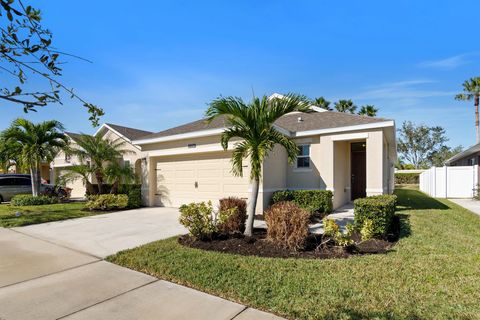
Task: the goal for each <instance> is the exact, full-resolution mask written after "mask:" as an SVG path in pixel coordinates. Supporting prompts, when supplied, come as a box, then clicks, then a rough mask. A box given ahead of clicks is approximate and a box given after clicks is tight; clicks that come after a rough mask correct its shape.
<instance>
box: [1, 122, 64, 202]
mask: <svg viewBox="0 0 480 320" xmlns="http://www.w3.org/2000/svg"><path fill="white" fill-rule="evenodd" d="M62 131H63V125H62V124H61V123H60V122H58V121H55V120H50V121H44V122H40V123H37V124H35V123H32V122H30V121H28V120H26V119H22V118H19V119H16V120H14V121H13V122H12V124H11V126H10V127H9V128H8V129H6V130H5V131H4V132H3V134H2V136H3V139H5V141H6V143H7V144H8V145H10V148H11V149H10V151H11V152H12V154H14V155H16V156H18V158H19V159H20V160H21V162H22V163H25V164H26V165H27V166H28V168H29V170H30V175H31V177H32V195H33V196H38V194H39V193H40V186H41V176H40V165H41V163H42V162H51V161H52V160H53V158H55V155H56V154H57V153H58V152H59V151H60V150H61V149H63V148H65V146H66V144H67V137H66V136H65V135H64V134H63V133H62Z"/></svg>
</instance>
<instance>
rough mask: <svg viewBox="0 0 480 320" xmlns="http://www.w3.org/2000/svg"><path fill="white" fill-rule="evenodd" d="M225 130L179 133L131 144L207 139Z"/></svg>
mask: <svg viewBox="0 0 480 320" xmlns="http://www.w3.org/2000/svg"><path fill="white" fill-rule="evenodd" d="M225 129H226V128H217V129H208V130H201V131H193V132H187V133H179V134H174V135H171V136H164V137H158V138H150V139H140V140H134V141H133V143H134V144H138V145H142V144H152V143H157V142H165V141H175V140H183V139H190V138H200V137H209V136H215V135H217V134H221V133H223V131H225Z"/></svg>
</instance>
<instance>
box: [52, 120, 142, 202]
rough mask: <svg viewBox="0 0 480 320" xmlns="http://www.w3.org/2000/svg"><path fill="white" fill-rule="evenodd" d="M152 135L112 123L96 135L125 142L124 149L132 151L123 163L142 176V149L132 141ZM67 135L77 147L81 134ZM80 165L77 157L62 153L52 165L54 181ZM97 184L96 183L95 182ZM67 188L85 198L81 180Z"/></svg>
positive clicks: (66, 133) (73, 195)
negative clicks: (71, 168)
mask: <svg viewBox="0 0 480 320" xmlns="http://www.w3.org/2000/svg"><path fill="white" fill-rule="evenodd" d="M148 134H151V132H149V131H144V130H138V129H134V128H128V127H123V126H119V125H115V124H111V123H106V124H103V125H102V126H101V127H100V129H98V130H97V132H96V133H95V135H101V136H102V137H104V139H108V140H111V141H116V140H118V139H121V140H123V141H125V145H124V147H123V149H125V150H128V151H130V152H129V153H127V154H125V155H124V156H123V159H122V162H123V164H124V165H129V166H132V167H133V168H134V170H135V173H136V174H138V175H139V176H140V173H141V160H140V158H141V151H140V147H138V146H136V145H134V144H132V140H134V139H138V138H140V137H142V136H145V135H148ZM65 135H66V136H67V137H68V138H69V140H70V144H71V145H72V146H73V147H75V146H76V141H77V140H78V139H79V138H80V136H81V135H80V134H78V133H71V132H65ZM78 164H80V161H79V160H78V159H77V157H75V156H70V155H67V154H65V153H64V152H60V153H59V154H58V155H57V157H56V158H55V159H54V161H53V162H52V164H51V167H52V175H51V176H52V180H53V183H55V182H56V180H57V179H58V177H60V176H62V174H64V173H65V172H66V168H67V167H70V166H74V165H78ZM93 182H95V181H93ZM67 187H69V188H72V197H83V196H84V195H85V185H84V184H83V181H82V180H81V179H80V178H79V179H77V180H75V181H73V182H69V183H68V184H67Z"/></svg>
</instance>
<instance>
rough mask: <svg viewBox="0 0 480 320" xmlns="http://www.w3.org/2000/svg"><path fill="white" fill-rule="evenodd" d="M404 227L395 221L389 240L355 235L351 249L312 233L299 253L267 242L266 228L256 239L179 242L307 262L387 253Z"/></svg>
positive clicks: (224, 237)
mask: <svg viewBox="0 0 480 320" xmlns="http://www.w3.org/2000/svg"><path fill="white" fill-rule="evenodd" d="M399 234H400V224H399V221H398V219H396V221H395V226H394V231H393V233H392V234H391V235H390V236H389V237H388V239H385V240H381V239H371V240H367V241H360V235H359V234H354V235H353V236H352V238H353V240H354V241H355V244H354V245H352V246H349V247H339V246H334V245H320V244H321V243H322V236H321V235H317V234H310V235H309V236H308V238H307V241H306V244H305V248H304V249H302V250H299V251H292V250H288V249H285V248H282V247H280V246H277V245H276V244H274V243H272V242H271V241H269V240H267V232H266V230H265V229H255V230H254V234H253V236H252V237H245V236H244V235H243V234H231V235H225V234H221V235H217V236H216V237H215V238H214V239H213V240H206V241H202V240H196V239H194V238H192V237H191V236H189V235H184V236H181V237H180V238H179V239H178V242H179V243H180V244H182V245H184V246H187V247H191V248H196V249H202V250H209V251H217V252H224V253H232V254H239V255H244V256H259V257H271V258H303V259H332V258H333V259H335V258H348V257H351V256H358V255H364V254H380V253H386V252H388V251H389V250H391V248H392V247H393V246H394V245H395V243H396V242H397V241H398V238H399Z"/></svg>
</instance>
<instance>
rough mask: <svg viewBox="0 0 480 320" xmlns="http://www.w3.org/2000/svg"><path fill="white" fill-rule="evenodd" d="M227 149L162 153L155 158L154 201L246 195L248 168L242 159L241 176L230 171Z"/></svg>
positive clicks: (162, 203)
mask: <svg viewBox="0 0 480 320" xmlns="http://www.w3.org/2000/svg"><path fill="white" fill-rule="evenodd" d="M230 158H231V153H230V152H220V153H217V152H215V153H211V154H201V155H200V154H197V155H188V156H175V157H165V158H162V159H161V160H159V161H158V162H157V166H156V170H157V190H156V194H155V203H156V205H159V206H166V207H179V206H181V205H182V204H187V203H191V202H200V201H208V200H212V202H213V203H214V204H215V203H216V202H217V201H218V200H219V199H221V198H223V197H228V196H236V197H240V198H247V197H248V187H249V175H250V171H249V168H248V166H247V164H248V163H247V162H244V170H243V177H235V176H234V175H233V174H232V173H231V169H232V165H231V162H230Z"/></svg>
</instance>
